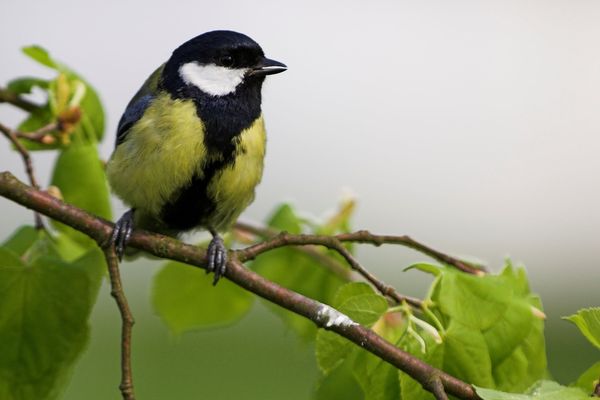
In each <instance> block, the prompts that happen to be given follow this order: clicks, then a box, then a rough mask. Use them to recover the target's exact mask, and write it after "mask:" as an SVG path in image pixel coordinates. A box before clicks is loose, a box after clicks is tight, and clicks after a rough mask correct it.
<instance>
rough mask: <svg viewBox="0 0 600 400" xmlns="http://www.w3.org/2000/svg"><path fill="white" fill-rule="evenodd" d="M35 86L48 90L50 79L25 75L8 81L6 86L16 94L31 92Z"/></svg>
mask: <svg viewBox="0 0 600 400" xmlns="http://www.w3.org/2000/svg"><path fill="white" fill-rule="evenodd" d="M35 86H37V87H39V88H41V89H45V90H46V89H48V81H47V80H45V79H40V78H32V77H23V78H17V79H13V80H12V81H10V82H8V84H7V85H6V88H7V89H8V90H10V91H11V92H13V93H15V94H29V93H31V91H32V89H33V88H34V87H35Z"/></svg>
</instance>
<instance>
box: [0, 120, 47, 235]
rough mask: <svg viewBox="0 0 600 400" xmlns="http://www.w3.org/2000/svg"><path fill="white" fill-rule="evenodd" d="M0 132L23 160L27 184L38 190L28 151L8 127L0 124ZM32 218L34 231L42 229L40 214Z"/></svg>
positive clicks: (35, 214)
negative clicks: (27, 178)
mask: <svg viewBox="0 0 600 400" xmlns="http://www.w3.org/2000/svg"><path fill="white" fill-rule="evenodd" d="M0 132H2V133H3V134H4V136H6V138H7V139H8V140H10V142H11V143H12V144H13V145H14V146H15V148H16V149H17V151H18V152H19V154H20V155H21V158H22V159H23V164H24V165H25V172H26V173H27V176H28V177H29V183H31V186H33V187H34V188H35V189H39V188H40V186H39V185H38V183H37V180H36V179H35V173H34V172H33V161H31V157H30V156H29V151H27V149H26V148H25V146H23V144H22V143H21V142H20V141H19V139H17V134H16V132H15V131H13V130H12V129H10V128H9V127H7V126H5V125H3V124H0ZM33 218H34V219H35V227H36V229H42V228H44V223H43V222H42V217H41V216H40V214H38V213H37V212H35V211H34V213H33Z"/></svg>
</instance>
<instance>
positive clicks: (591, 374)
mask: <svg viewBox="0 0 600 400" xmlns="http://www.w3.org/2000/svg"><path fill="white" fill-rule="evenodd" d="M599 379H600V361H598V362H597V363H596V364H594V365H592V366H591V367H589V368H588V369H587V370H586V371H585V372H584V373H583V374H581V376H580V377H579V378H577V380H576V381H575V382H573V383H572V384H571V385H570V386H576V387H578V388H581V389H583V390H585V391H586V392H587V393H592V392H593V391H594V389H595V388H596V385H597V384H598V380H599Z"/></svg>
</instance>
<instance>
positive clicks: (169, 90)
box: [107, 31, 287, 284]
mask: <svg viewBox="0 0 600 400" xmlns="http://www.w3.org/2000/svg"><path fill="white" fill-rule="evenodd" d="M286 69H287V67H286V66H285V64H282V63H280V62H278V61H274V60H270V59H268V58H266V57H265V55H264V52H263V50H262V49H261V47H260V46H259V45H258V43H256V42H255V41H254V40H252V39H251V38H249V37H248V36H246V35H243V34H241V33H237V32H232V31H212V32H207V33H204V34H202V35H199V36H196V37H195V38H193V39H191V40H189V41H187V42H185V43H184V44H182V45H181V46H179V47H178V48H177V49H175V51H174V52H173V54H172V55H171V58H169V60H168V61H167V62H166V63H165V64H163V65H162V66H160V67H159V68H158V69H157V70H156V71H155V72H154V73H153V74H152V75H151V76H150V77H149V78H148V79H147V80H146V82H145V83H144V84H143V86H142V87H141V88H140V90H139V91H138V92H137V93H136V94H135V96H134V97H133V99H131V101H130V102H129V104H128V105H127V108H126V109H125V112H124V113H123V116H122V117H121V120H120V121H119V125H118V128H117V138H116V145H115V149H114V152H113V154H112V156H111V157H110V160H109V162H108V164H107V175H108V181H109V183H110V186H111V187H112V190H113V192H114V193H115V194H117V196H119V197H120V198H121V199H122V200H123V201H124V202H125V203H126V204H127V205H129V206H130V207H131V209H130V210H129V211H127V212H126V213H125V214H124V215H123V216H122V217H121V218H120V219H119V220H118V221H117V223H116V225H115V229H114V231H113V235H112V242H113V244H114V245H115V248H116V251H117V255H118V256H119V258H122V256H123V254H124V252H125V248H126V245H127V241H128V240H129V237H130V236H131V233H132V230H133V227H134V226H135V227H136V228H142V229H146V230H150V231H154V232H158V233H162V234H167V235H170V236H176V235H178V234H179V233H182V232H186V231H190V230H193V229H196V228H202V229H206V230H208V231H209V232H210V233H211V234H212V240H211V242H210V244H209V247H208V251H207V258H208V269H207V271H214V273H215V275H214V280H213V283H214V284H216V283H217V281H218V280H219V278H220V277H221V276H222V275H223V274H224V272H225V266H226V263H227V250H226V249H225V246H224V244H223V241H222V239H221V238H220V236H219V233H218V232H222V231H224V230H227V229H228V228H229V227H230V226H231V225H232V224H233V223H234V222H235V221H236V219H237V218H238V216H239V215H240V213H241V212H242V211H243V210H244V209H245V208H246V207H247V206H248V205H249V204H250V203H251V202H252V200H253V199H254V189H255V187H256V185H257V184H258V183H259V182H260V180H261V176H262V171H263V159H264V155H265V140H266V137H265V126H264V121H263V116H262V112H261V88H262V84H263V81H264V79H265V76H266V75H271V74H277V73H280V72H283V71H285V70H286ZM128 253H129V252H128Z"/></svg>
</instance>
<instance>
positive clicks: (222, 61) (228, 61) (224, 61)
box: [219, 56, 233, 67]
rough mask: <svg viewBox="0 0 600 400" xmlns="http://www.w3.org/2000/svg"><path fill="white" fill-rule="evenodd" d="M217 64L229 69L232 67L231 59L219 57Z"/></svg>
mask: <svg viewBox="0 0 600 400" xmlns="http://www.w3.org/2000/svg"><path fill="white" fill-rule="evenodd" d="M219 63H220V64H221V65H222V66H224V67H231V66H232V65H233V57H231V56H221V58H220V59H219Z"/></svg>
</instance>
